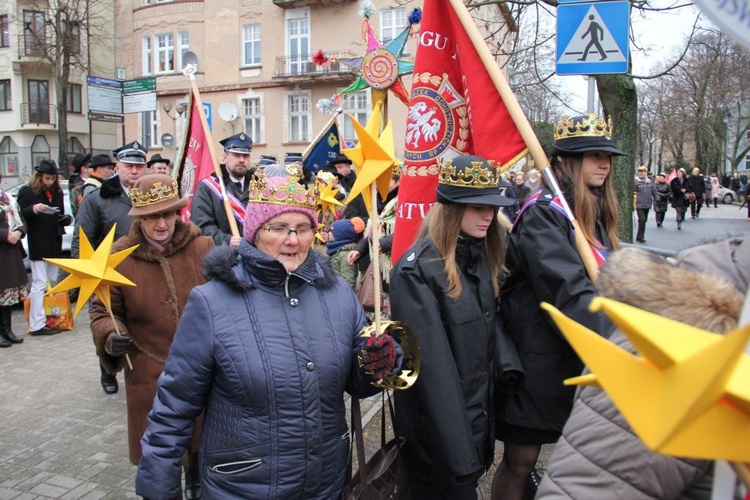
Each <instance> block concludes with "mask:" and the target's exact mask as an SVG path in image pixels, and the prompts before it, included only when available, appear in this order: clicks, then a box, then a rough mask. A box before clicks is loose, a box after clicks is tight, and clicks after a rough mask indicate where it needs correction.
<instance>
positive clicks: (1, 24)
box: [0, 15, 10, 47]
mask: <svg viewBox="0 0 750 500" xmlns="http://www.w3.org/2000/svg"><path fill="white" fill-rule="evenodd" d="M8 29H9V27H8V16H6V15H3V16H0V47H10V32H9V31H8Z"/></svg>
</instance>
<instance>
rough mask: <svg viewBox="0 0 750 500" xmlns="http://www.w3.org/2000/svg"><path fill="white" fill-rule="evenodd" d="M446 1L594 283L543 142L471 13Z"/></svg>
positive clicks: (591, 261) (590, 260)
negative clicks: (560, 212) (569, 224)
mask: <svg viewBox="0 0 750 500" xmlns="http://www.w3.org/2000/svg"><path fill="white" fill-rule="evenodd" d="M448 1H449V2H450V3H451V5H452V6H453V10H454V11H455V12H456V15H457V16H458V19H459V20H460V21H461V25H462V26H463V28H464V30H466V33H467V35H468V36H469V39H470V40H471V43H472V44H473V45H474V48H475V49H476V50H477V53H478V54H479V57H480V59H481V60H482V63H483V64H484V67H485V69H486V70H487V73H488V74H489V76H490V78H491V79H492V83H494V84H495V88H496V89H497V91H498V92H499V93H500V96H501V97H502V99H503V102H504V103H505V107H506V108H507V109H508V113H509V114H510V117H511V119H512V120H513V123H514V124H515V125H516V128H518V131H519V132H520V134H521V137H522V138H523V141H524V142H525V143H526V147H528V148H529V152H530V153H531V157H532V158H534V162H535V163H536V164H537V165H539V166H540V168H541V169H542V172H543V174H544V178H545V180H549V181H548V183H547V186H549V187H550V189H551V190H552V191H553V192H554V193H555V195H556V196H557V197H558V198H560V202H561V204H562V205H563V208H564V209H565V211H566V212H567V214H568V217H569V218H570V220H571V222H572V224H573V230H574V234H575V240H576V248H577V249H578V254H579V255H580V257H581V260H582V261H583V265H584V267H585V268H586V272H587V273H588V275H589V278H591V280H592V281H593V282H594V283H596V280H597V278H598V277H599V266H598V264H597V263H596V259H595V258H594V254H593V251H592V250H591V246H590V245H589V242H588V240H586V237H585V236H584V234H583V231H581V227H580V225H579V224H578V220H577V219H576V218H575V214H574V213H573V211H572V210H571V209H570V206H569V205H568V202H567V201H566V200H565V197H564V196H563V192H562V190H561V189H560V186H559V185H558V183H557V180H556V179H555V178H554V174H553V173H552V169H551V168H550V165H549V162H548V161H547V156H546V155H545V154H544V149H542V145H541V144H540V143H539V139H537V137H536V134H535V133H534V129H533V128H531V124H530V123H529V120H528V119H527V118H526V115H525V114H524V112H523V110H522V109H521V106H520V105H519V104H518V101H517V100H516V98H515V96H514V95H513V92H512V91H511V90H510V86H509V85H508V82H507V81H506V80H505V76H503V74H502V72H501V71H500V68H499V67H498V66H497V62H496V61H495V59H494V58H493V57H492V54H491V53H490V50H489V49H488V48H487V44H486V43H485V41H484V38H483V37H482V34H481V33H480V32H479V30H478V29H477V27H476V25H475V24H474V20H473V19H471V15H470V14H469V11H468V10H467V9H466V6H465V5H464V4H463V2H462V1H461V0H448Z"/></svg>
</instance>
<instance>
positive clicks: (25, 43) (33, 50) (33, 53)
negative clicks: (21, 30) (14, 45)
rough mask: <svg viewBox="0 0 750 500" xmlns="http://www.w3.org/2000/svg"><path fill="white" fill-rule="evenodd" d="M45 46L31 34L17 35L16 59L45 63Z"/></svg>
mask: <svg viewBox="0 0 750 500" xmlns="http://www.w3.org/2000/svg"><path fill="white" fill-rule="evenodd" d="M46 50H47V47H46V46H45V44H44V43H43V42H41V41H39V40H36V39H34V38H33V37H31V36H23V35H21V36H19V37H18V60H19V61H21V62H34V63H45V62H47V63H48V62H49V61H48V60H47V59H46V57H45V56H46Z"/></svg>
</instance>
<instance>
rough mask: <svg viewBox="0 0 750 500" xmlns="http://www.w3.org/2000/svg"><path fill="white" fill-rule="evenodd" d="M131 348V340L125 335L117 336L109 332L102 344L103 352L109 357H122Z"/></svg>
mask: <svg viewBox="0 0 750 500" xmlns="http://www.w3.org/2000/svg"><path fill="white" fill-rule="evenodd" d="M131 347H133V340H132V339H131V338H130V337H128V336H127V335H118V334H117V333H115V332H111V333H110V334H109V335H107V340H106V341H105V342H104V350H105V351H107V354H109V355H110V356H124V355H125V354H127V353H128V352H129V351H130V348H131Z"/></svg>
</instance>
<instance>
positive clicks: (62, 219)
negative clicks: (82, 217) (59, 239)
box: [57, 214, 73, 226]
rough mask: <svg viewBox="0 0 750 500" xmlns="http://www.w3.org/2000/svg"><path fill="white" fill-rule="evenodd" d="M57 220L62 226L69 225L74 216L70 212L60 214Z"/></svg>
mask: <svg viewBox="0 0 750 500" xmlns="http://www.w3.org/2000/svg"><path fill="white" fill-rule="evenodd" d="M57 222H58V223H59V224H60V225H61V226H69V225H70V224H71V223H72V222H73V217H71V216H70V215H69V214H59V215H58V216H57Z"/></svg>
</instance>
